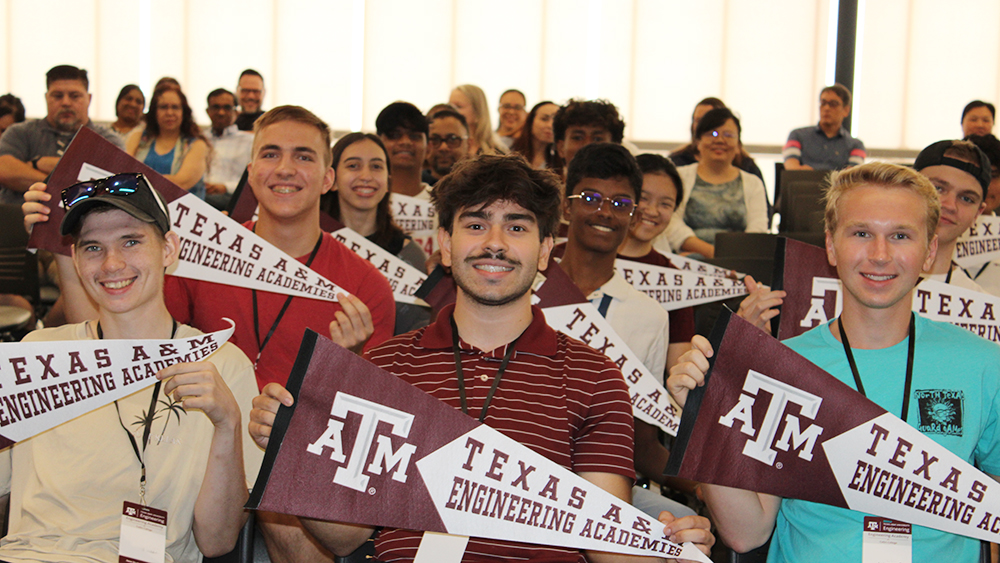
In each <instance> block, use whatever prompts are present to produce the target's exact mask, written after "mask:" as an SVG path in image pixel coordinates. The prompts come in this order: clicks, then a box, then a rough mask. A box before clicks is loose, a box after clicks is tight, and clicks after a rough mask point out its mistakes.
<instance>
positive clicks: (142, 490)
mask: <svg viewBox="0 0 1000 563" xmlns="http://www.w3.org/2000/svg"><path fill="white" fill-rule="evenodd" d="M175 336H177V321H174V327H173V329H172V330H171V331H170V339H171V340H173V338H174V337H175ZM97 339H98V340H104V331H103V330H102V329H101V323H100V322H98V323H97ZM162 383H163V381H157V382H156V385H155V386H154V387H153V396H152V397H150V398H149V410H147V411H146V416H145V417H144V418H145V420H143V423H142V424H143V428H142V453H141V454H140V453H139V446H138V444H136V443H135V436H133V435H132V433H131V432H129V430H128V428H125V423H124V422H122V411H121V409H119V408H118V401H115V412H117V413H118V424H121V425H122V430H124V431H125V435H126V436H128V440H129V442H131V443H132V451H133V452H135V458H136V459H138V460H139V467H141V468H142V474H141V475H140V476H139V502H140V503H141V504H142V505H143V506H146V462H145V457H146V446H147V445H149V431H150V429H151V428H152V427H153V410H154V409H155V408H156V398H157V397H159V396H160V384H162Z"/></svg>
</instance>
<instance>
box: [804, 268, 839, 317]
mask: <svg viewBox="0 0 1000 563" xmlns="http://www.w3.org/2000/svg"><path fill="white" fill-rule="evenodd" d="M828 291H832V292H834V294H835V295H836V305H834V313H833V316H835V317H836V316H837V315H839V314H840V311H841V310H842V309H843V308H844V295H843V293H842V292H841V285H840V280H838V279H837V278H821V277H815V278H813V285H812V301H811V302H810V303H809V312H807V313H806V316H805V318H803V319H802V320H801V321H799V326H801V327H805V328H812V327H814V326H816V325H821V324H823V323H825V322H826V321H828V320H830V319H828V318H826V309H825V308H824V307H823V305H824V303H825V301H826V292H828ZM814 321H819V322H814Z"/></svg>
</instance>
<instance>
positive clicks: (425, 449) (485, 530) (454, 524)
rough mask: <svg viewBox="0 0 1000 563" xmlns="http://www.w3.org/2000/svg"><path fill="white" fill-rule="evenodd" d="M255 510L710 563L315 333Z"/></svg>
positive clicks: (603, 495)
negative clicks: (294, 400) (293, 403)
mask: <svg viewBox="0 0 1000 563" xmlns="http://www.w3.org/2000/svg"><path fill="white" fill-rule="evenodd" d="M288 389H289V391H291V392H292V393H293V395H295V396H296V397H297V398H296V401H297V402H296V404H295V405H294V406H293V407H291V408H288V407H284V406H282V407H281V408H280V409H279V412H278V414H277V417H276V420H275V424H274V428H273V430H272V433H271V438H270V442H269V444H268V448H267V452H266V454H265V459H264V464H263V466H262V467H261V471H260V473H259V477H258V480H257V483H256V485H255V486H254V488H253V494H252V495H251V497H250V500H249V501H248V504H247V505H248V507H250V508H255V509H259V510H267V511H273V512H281V513H286V514H294V515H297V516H301V517H307V518H314V519H320V520H328V521H337V522H350V523H358V524H365V525H369V526H387V527H393V528H405V529H411V530H425V531H434V532H444V533H449V534H455V535H464V536H475V537H483V538H493V539H502V540H510V541H518V542H528V543H539V544H545V545H558V546H564V547H570V548H579V549H599V550H603V551H613V552H617V553H630V554H636V555H639V554H642V555H660V556H665V555H670V556H675V557H684V558H690V559H694V560H697V561H705V562H707V561H708V559H707V558H706V557H705V556H704V555H702V554H701V552H700V551H698V550H697V548H695V547H694V546H693V545H684V546H677V545H676V544H672V543H670V542H669V541H668V540H666V539H665V538H664V537H663V534H662V527H661V525H659V524H658V523H657V522H654V521H652V520H651V519H650V518H649V517H648V516H646V515H645V514H643V513H641V512H640V511H639V510H638V509H636V508H634V507H632V506H631V505H629V504H627V503H625V502H623V501H621V500H620V499H617V498H616V497H614V496H613V495H611V494H610V493H607V492H606V491H604V490H602V489H600V488H599V487H597V486H596V485H594V484H592V483H590V482H589V481H587V480H585V479H583V478H582V477H579V476H578V475H575V474H574V473H572V472H570V471H569V470H567V469H566V468H564V467H561V466H559V465H558V464H556V463H554V462H552V461H550V460H548V459H547V458H545V457H544V456H542V455H540V454H538V453H536V452H534V451H533V450H531V449H529V448H527V447H525V446H523V445H521V444H519V443H517V442H515V441H513V440H511V439H509V438H507V437H506V436H504V435H503V434H501V433H500V432H497V431H495V430H493V429H491V428H490V427H488V426H486V425H483V424H480V423H479V422H477V421H476V420H475V419H473V418H471V417H468V416H466V415H464V414H462V413H461V412H460V411H458V410H456V409H454V408H452V407H450V406H448V405H446V404H444V403H442V402H440V401H438V400H437V399H435V398H433V397H431V396H430V395H427V394H426V393H424V392H422V391H420V390H418V389H416V388H415V387H413V386H411V385H409V384H407V383H405V382H404V381H402V380H400V379H398V378H396V377H395V376H393V375H391V374H389V373H387V372H385V371H383V370H381V369H379V368H377V367H376V366H374V365H372V364H370V363H368V362H367V361H365V360H363V359H361V358H359V357H358V356H356V355H354V354H352V353H350V352H348V351H347V350H345V349H343V348H341V347H339V346H337V345H335V344H333V343H332V342H330V341H329V340H326V339H325V338H322V337H320V336H319V335H317V334H316V333H314V332H312V331H308V332H307V334H306V337H305V338H304V339H303V343H302V347H301V348H300V350H299V356H298V358H297V360H296V362H295V366H294V368H293V370H292V373H291V375H290V376H289V383H288Z"/></svg>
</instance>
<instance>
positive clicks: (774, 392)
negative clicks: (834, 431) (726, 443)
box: [719, 370, 823, 467]
mask: <svg viewBox="0 0 1000 563" xmlns="http://www.w3.org/2000/svg"><path fill="white" fill-rule="evenodd" d="M761 391H765V392H766V393H770V394H771V401H770V403H769V404H768V405H767V412H766V413H765V414H764V420H763V421H762V422H761V425H760V428H759V429H758V428H754V423H753V410H754V407H755V406H757V401H758V400H761V401H762V402H763V396H762V394H761ZM789 403H795V404H796V405H798V406H799V414H798V415H797V416H796V415H794V414H792V413H786V412H785V410H786V408H787V407H788V404H789ZM822 403H823V399H821V398H820V397H817V396H816V395H813V394H812V393H807V392H805V391H803V390H801V389H797V388H795V387H792V386H791V385H788V384H787V383H782V382H780V381H778V380H776V379H772V378H770V377H768V376H766V375H764V374H762V373H758V372H756V371H754V370H749V371H748V372H747V378H746V381H744V382H743V392H742V393H740V398H739V401H738V402H737V403H736V406H734V407H733V408H732V409H730V411H729V412H728V413H727V414H725V415H724V416H721V417H719V424H721V425H723V426H726V427H729V428H732V427H733V424H734V423H739V424H740V431H741V432H743V433H744V434H746V435H747V436H750V437H751V438H752V437H753V436H754V435H756V436H757V439H755V440H748V441H747V443H746V444H745V445H744V446H743V455H746V456H749V457H752V458H753V459H756V460H757V461H760V462H762V463H766V464H768V465H774V458H775V456H776V455H777V453H778V452H777V451H776V450H775V448H777V449H779V450H782V451H786V452H787V451H789V448H791V450H792V451H795V450H798V452H799V457H800V458H802V459H804V460H806V461H812V456H813V448H815V447H816V439H817V438H819V436H820V434H822V433H823V427H821V426H817V425H815V424H809V423H806V425H805V428H803V427H802V424H801V422H802V421H804V420H807V419H808V420H810V421H811V420H814V419H815V418H816V413H818V412H819V406H820V405H821V404H822ZM782 423H784V424H782ZM779 430H781V434H780V436H779V434H778V431H779ZM779 467H780V466H779Z"/></svg>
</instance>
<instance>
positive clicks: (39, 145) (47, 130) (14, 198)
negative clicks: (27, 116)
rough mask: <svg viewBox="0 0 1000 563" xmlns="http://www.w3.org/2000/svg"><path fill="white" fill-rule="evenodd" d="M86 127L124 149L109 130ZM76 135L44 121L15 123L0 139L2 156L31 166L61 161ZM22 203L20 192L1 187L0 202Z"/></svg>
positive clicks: (99, 127)
mask: <svg viewBox="0 0 1000 563" xmlns="http://www.w3.org/2000/svg"><path fill="white" fill-rule="evenodd" d="M85 127H89V128H90V129H92V130H93V131H95V132H97V133H98V134H100V135H101V136H102V137H104V138H105V139H107V140H108V141H109V142H111V143H112V144H114V145H115V146H116V147H118V148H124V147H123V146H122V140H121V138H119V137H118V135H116V134H115V133H114V132H113V131H111V130H110V129H108V128H107V127H104V126H101V125H97V124H95V123H94V122H93V121H88V122H87V125H85ZM75 135H76V133H75V132H73V133H68V132H66V131H60V130H59V129H56V128H55V127H53V126H51V125H49V122H48V121H46V120H44V119H36V120H33V121H26V122H24V123H15V124H14V125H11V126H10V127H9V128H8V129H7V130H6V131H4V133H3V136H2V137H0V156H5V155H11V156H13V157H14V158H16V159H18V160H20V161H21V162H31V161H32V160H34V159H35V158H38V157H45V156H60V157H61V156H62V155H63V153H64V152H66V147H68V146H69V143H70V141H72V140H73V137H74V136H75ZM23 200H24V199H23V196H22V195H21V194H20V192H15V191H13V190H9V189H7V188H5V187H0V202H3V203H21V202H22V201H23Z"/></svg>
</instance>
